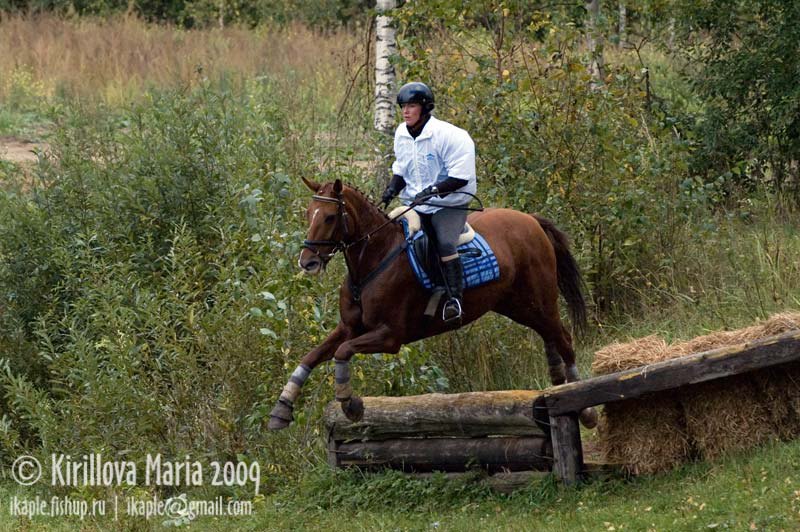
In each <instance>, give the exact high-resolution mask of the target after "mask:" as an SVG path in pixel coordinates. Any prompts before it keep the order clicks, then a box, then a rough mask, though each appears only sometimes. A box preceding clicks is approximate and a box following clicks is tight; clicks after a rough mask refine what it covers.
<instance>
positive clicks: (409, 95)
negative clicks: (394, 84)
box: [397, 81, 434, 114]
mask: <svg viewBox="0 0 800 532" xmlns="http://www.w3.org/2000/svg"><path fill="white" fill-rule="evenodd" d="M405 103H418V104H420V105H422V112H423V113H425V114H427V113H430V112H431V111H433V107H434V105H433V91H431V89H430V87H428V86H427V85H425V84H424V83H420V82H419V81H412V82H411V83H406V84H405V85H403V86H402V87H400V90H399V91H398V92H397V105H403V104H405Z"/></svg>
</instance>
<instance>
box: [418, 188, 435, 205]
mask: <svg viewBox="0 0 800 532" xmlns="http://www.w3.org/2000/svg"><path fill="white" fill-rule="evenodd" d="M438 193H439V190H438V189H437V188H436V187H435V186H429V187H425V188H424V189H422V192H420V193H419V194H417V195H416V196H414V201H415V202H420V201H425V200H427V199H431V198H432V197H434V196H435V195H436V194H438Z"/></svg>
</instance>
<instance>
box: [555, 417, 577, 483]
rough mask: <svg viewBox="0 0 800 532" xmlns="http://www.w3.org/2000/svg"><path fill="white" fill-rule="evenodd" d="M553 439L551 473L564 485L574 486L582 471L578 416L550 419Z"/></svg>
mask: <svg viewBox="0 0 800 532" xmlns="http://www.w3.org/2000/svg"><path fill="white" fill-rule="evenodd" d="M550 434H551V435H552V438H553V459H554V461H553V471H554V472H555V474H556V476H557V477H558V478H559V480H561V481H562V482H563V483H564V484H567V485H572V484H576V483H577V482H578V480H580V478H581V474H582V471H583V448H582V447H581V430H580V427H579V426H578V414H576V413H570V414H566V415H563V416H554V417H553V416H551V417H550Z"/></svg>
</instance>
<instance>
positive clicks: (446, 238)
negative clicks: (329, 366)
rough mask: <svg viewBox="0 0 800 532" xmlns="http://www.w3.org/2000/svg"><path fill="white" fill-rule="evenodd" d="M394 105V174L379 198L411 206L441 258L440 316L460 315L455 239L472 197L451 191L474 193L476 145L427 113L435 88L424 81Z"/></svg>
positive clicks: (460, 286)
mask: <svg viewBox="0 0 800 532" xmlns="http://www.w3.org/2000/svg"><path fill="white" fill-rule="evenodd" d="M397 105H399V106H400V108H401V109H402V112H403V123H402V124H400V125H399V126H398V127H397V131H396V132H395V135H394V154H395V159H396V160H395V162H394V164H393V165H392V173H393V174H394V175H393V177H392V180H391V181H390V182H389V186H388V187H387V188H386V191H385V192H384V193H383V197H382V201H383V203H384V204H386V205H388V204H389V202H391V201H392V198H394V197H395V196H397V195H398V194H400V199H401V200H402V201H403V203H404V204H406V205H409V204H412V203H413V204H414V210H415V211H417V213H418V214H419V215H420V218H421V219H422V223H423V226H424V227H425V231H426V233H427V234H428V235H429V236H431V237H433V240H434V242H435V243H436V250H437V252H438V253H439V259H440V260H441V262H442V269H443V271H444V280H445V284H446V285H447V289H448V291H449V299H448V301H447V302H446V303H445V306H444V309H443V311H442V318H443V319H444V320H445V321H450V320H454V319H458V318H460V317H461V297H462V293H463V290H464V275H463V271H462V266H461V260H459V256H458V251H456V242H457V241H458V236H459V235H460V234H461V232H462V230H463V228H464V224H465V223H466V221H467V211H466V207H467V205H468V204H469V201H470V199H471V197H470V196H469V195H467V194H458V193H456V194H451V192H466V193H469V194H475V192H476V190H477V183H476V177H475V144H474V143H473V142H472V139H471V138H470V136H469V133H467V132H466V131H464V130H463V129H460V128H458V127H456V126H454V125H452V124H450V123H448V122H445V121H443V120H439V119H437V118H436V117H435V116H433V115H431V111H433V107H434V101H433V92H432V91H431V89H430V88H429V87H428V86H427V85H425V84H424V83H420V82H412V83H407V84H406V85H403V86H402V87H401V88H400V91H399V92H398V93H397ZM417 203H418V204H417ZM454 207H455V208H454Z"/></svg>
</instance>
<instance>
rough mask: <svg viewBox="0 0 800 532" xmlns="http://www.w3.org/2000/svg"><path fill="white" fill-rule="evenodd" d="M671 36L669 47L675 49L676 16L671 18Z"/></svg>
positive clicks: (670, 49)
mask: <svg viewBox="0 0 800 532" xmlns="http://www.w3.org/2000/svg"><path fill="white" fill-rule="evenodd" d="M668 31H669V37H668V40H667V49H669V51H670V52H671V51H673V50H674V49H675V17H672V18H670V19H669V30H668Z"/></svg>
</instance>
